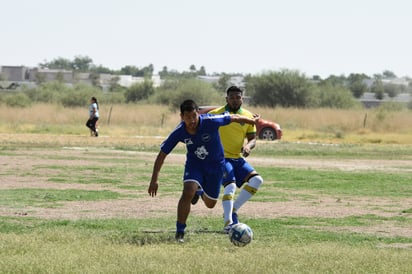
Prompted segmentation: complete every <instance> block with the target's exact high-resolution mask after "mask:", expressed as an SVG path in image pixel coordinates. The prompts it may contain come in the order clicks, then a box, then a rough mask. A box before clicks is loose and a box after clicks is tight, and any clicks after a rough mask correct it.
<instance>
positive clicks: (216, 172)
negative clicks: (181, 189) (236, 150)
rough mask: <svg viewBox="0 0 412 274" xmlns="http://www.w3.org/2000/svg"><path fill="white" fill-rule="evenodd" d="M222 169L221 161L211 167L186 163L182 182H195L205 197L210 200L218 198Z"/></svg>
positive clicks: (223, 168)
mask: <svg viewBox="0 0 412 274" xmlns="http://www.w3.org/2000/svg"><path fill="white" fill-rule="evenodd" d="M224 170H225V166H224V164H223V163H222V165H219V166H213V167H211V166H198V165H194V164H188V163H186V165H185V173H184V175H183V183H185V182H189V181H190V182H196V183H197V184H198V185H199V186H200V187H201V188H202V189H203V192H204V194H205V195H206V196H207V197H209V198H210V199H212V200H218V198H219V194H220V188H221V186H222V179H223V173H224Z"/></svg>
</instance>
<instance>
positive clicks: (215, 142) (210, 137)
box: [160, 112, 231, 166]
mask: <svg viewBox="0 0 412 274" xmlns="http://www.w3.org/2000/svg"><path fill="white" fill-rule="evenodd" d="M230 121H231V118H230V114H229V113H227V112H226V113H223V114H219V115H212V114H201V115H199V126H198V128H197V132H196V134H195V135H192V134H190V133H188V132H187V131H186V128H185V123H184V122H183V121H182V122H181V123H180V124H179V125H178V126H177V127H176V128H175V129H174V130H173V131H172V133H170V135H169V136H168V137H167V139H166V140H165V141H164V142H163V143H162V144H161V145H160V149H161V150H162V151H163V152H164V153H166V154H169V153H170V152H171V151H172V150H173V149H174V148H175V146H176V145H177V144H178V143H179V142H182V143H184V144H186V149H187V159H186V161H187V162H190V163H193V164H199V165H204V164H208V165H212V166H213V165H215V166H217V165H221V164H222V162H224V154H223V146H222V143H221V141H220V135H219V130H218V129H219V127H220V126H224V125H227V124H229V123H230Z"/></svg>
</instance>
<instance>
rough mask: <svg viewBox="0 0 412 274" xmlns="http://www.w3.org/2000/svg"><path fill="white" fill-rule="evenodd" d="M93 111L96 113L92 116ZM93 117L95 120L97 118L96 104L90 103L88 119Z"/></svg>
mask: <svg viewBox="0 0 412 274" xmlns="http://www.w3.org/2000/svg"><path fill="white" fill-rule="evenodd" d="M93 110H95V111H96V112H95V113H94V114H93ZM91 116H93V117H95V118H99V109H98V108H97V104H96V103H92V104H90V106H89V117H91Z"/></svg>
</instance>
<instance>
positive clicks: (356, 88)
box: [347, 73, 369, 98]
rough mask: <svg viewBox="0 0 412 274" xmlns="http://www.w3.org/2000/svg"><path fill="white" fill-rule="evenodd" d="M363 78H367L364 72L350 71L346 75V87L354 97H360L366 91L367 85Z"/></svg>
mask: <svg viewBox="0 0 412 274" xmlns="http://www.w3.org/2000/svg"><path fill="white" fill-rule="evenodd" d="M365 79H369V77H368V76H367V75H365V74H359V73H351V74H350V75H349V76H348V79H347V80H348V88H349V89H350V90H351V92H352V94H353V96H355V97H356V98H360V97H362V95H363V94H364V93H365V92H367V91H368V86H367V85H366V84H365V83H364V80H365Z"/></svg>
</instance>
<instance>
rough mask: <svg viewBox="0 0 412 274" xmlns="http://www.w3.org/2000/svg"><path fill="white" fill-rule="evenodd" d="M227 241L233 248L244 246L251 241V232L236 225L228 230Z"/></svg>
mask: <svg viewBox="0 0 412 274" xmlns="http://www.w3.org/2000/svg"><path fill="white" fill-rule="evenodd" d="M229 239H230V241H231V242H232V243H233V244H234V245H235V246H245V245H247V244H249V243H250V242H251V241H252V239H253V231H252V229H251V228H250V227H249V226H248V225H247V224H243V223H238V224H235V225H233V226H232V228H231V229H230V230H229Z"/></svg>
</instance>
